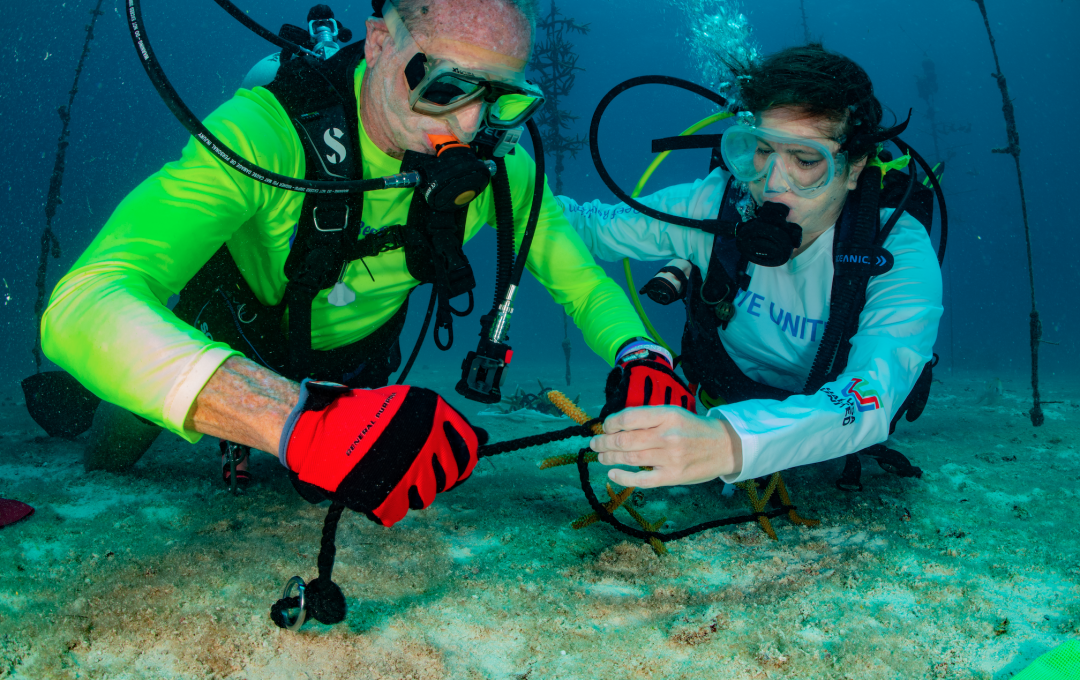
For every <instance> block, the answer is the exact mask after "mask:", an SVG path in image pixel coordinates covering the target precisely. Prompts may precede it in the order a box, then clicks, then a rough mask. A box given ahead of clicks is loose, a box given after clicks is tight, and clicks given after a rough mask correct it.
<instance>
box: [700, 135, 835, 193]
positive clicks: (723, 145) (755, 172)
mask: <svg viewBox="0 0 1080 680" xmlns="http://www.w3.org/2000/svg"><path fill="white" fill-rule="evenodd" d="M749 118H750V117H749V116H746V117H740V120H739V123H738V124H736V125H732V126H731V127H729V128H728V129H727V130H725V131H724V134H723V136H722V137H721V139H720V153H721V155H722V156H723V159H724V163H725V164H726V165H727V168H728V170H730V171H731V174H732V175H733V176H734V177H735V179H736V180H738V181H740V182H756V181H758V180H762V179H764V180H765V195H766V196H769V195H775V194H782V193H785V192H787V191H790V192H791V193H793V194H795V195H796V196H799V197H801V198H814V197H815V196H818V195H820V194H821V193H822V192H824V191H825V189H827V188H828V187H829V185H830V184H831V183H832V181H833V179H834V178H836V177H839V176H840V175H841V174H843V172H844V169H845V168H846V167H847V154H846V153H845V152H843V151H838V152H836V153H833V152H832V151H830V150H829V149H828V147H826V146H825V145H824V144H823V143H821V141H818V140H815V139H807V138H805V137H796V136H794V135H789V134H787V133H784V132H780V131H779V130H770V129H769V128H762V127H757V126H756V125H754V124H753V123H752V122H750V119H749Z"/></svg>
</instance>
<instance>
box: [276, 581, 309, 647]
mask: <svg viewBox="0 0 1080 680" xmlns="http://www.w3.org/2000/svg"><path fill="white" fill-rule="evenodd" d="M293 586H296V590H297V592H298V593H299V597H300V612H299V613H298V614H297V615H296V620H295V621H291V622H290V621H289V613H288V612H287V611H285V610H282V612H281V615H282V616H284V617H285V623H286V624H288V625H286V626H285V630H290V631H292V632H294V633H295V632H296V631H298V630H300V626H302V625H304V621H305V620H307V602H306V601H305V600H304V590H305V589H306V588H307V584H306V583H304V579H302V578H300V577H299V576H293V577H292V578H291V579H289V582H288V583H286V584H285V592H283V593H282V594H281V599H283V600H287V599H289V593H291V592H292V589H293Z"/></svg>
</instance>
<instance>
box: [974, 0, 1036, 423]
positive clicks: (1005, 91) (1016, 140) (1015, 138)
mask: <svg viewBox="0 0 1080 680" xmlns="http://www.w3.org/2000/svg"><path fill="white" fill-rule="evenodd" d="M975 2H976V3H977V4H978V5H979V11H980V12H982V18H983V24H984V25H985V26H986V35H987V37H988V38H990V51H991V52H992V53H993V55H994V68H995V69H996V71H995V72H994V73H991V74H990V76H991V77H992V78H994V80H996V81H997V84H998V89H1000V90H1001V112H1002V113H1003V114H1004V116H1005V132H1006V135H1007V136H1008V140H1009V145H1008V146H1006V147H1004V148H1001V149H993V150H992V151H993V153H1003V154H1008V155H1010V156H1012V157H1013V161H1014V162H1015V163H1016V183H1017V185H1018V186H1019V188H1020V211H1021V214H1022V215H1023V217H1024V240H1025V242H1026V243H1027V264H1028V285H1029V287H1030V289H1031V314H1030V321H1029V331H1030V336H1031V399H1032V407H1031V412H1030V414H1029V415H1030V416H1031V424H1032V425H1034V426H1035V427H1039V426H1040V425H1042V424H1043V422H1045V416H1044V415H1043V412H1042V400H1041V398H1040V397H1039V343H1041V342H1042V321H1040V320H1039V310H1038V308H1037V307H1036V305H1035V265H1034V260H1033V258H1032V255H1031V228H1030V227H1029V226H1028V212H1027V198H1026V197H1025V195H1024V174H1023V171H1022V170H1021V169H1020V133H1019V132H1018V131H1017V129H1016V110H1015V109H1014V108H1013V103H1012V99H1011V98H1010V97H1009V88H1008V86H1007V84H1006V83H1005V74H1004V73H1002V72H1001V61H1000V60H999V59H998V53H997V41H996V40H994V34H993V32H992V31H991V30H990V18H989V17H988V16H987V14H986V4H985V3H984V1H983V0H975Z"/></svg>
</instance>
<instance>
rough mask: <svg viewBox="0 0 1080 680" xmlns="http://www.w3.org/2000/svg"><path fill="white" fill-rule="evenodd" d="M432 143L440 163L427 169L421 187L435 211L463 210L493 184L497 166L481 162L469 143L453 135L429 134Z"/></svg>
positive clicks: (425, 198)
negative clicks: (492, 179)
mask: <svg viewBox="0 0 1080 680" xmlns="http://www.w3.org/2000/svg"><path fill="white" fill-rule="evenodd" d="M428 141H430V142H431V146H432V148H433V149H434V150H435V157H436V158H438V159H439V162H438V163H434V164H432V165H431V166H429V167H428V168H426V169H425V171H424V173H423V177H422V179H421V182H420V183H419V185H418V188H419V190H420V192H421V193H422V194H423V196H424V200H426V201H427V202H428V205H430V206H431V207H432V208H433V209H435V210H438V211H440V212H450V211H454V210H459V209H461V208H462V207H463V206H465V205H468V204H469V203H471V202H472V200H473V199H474V198H476V197H477V196H479V195H480V194H482V193H483V192H484V190H485V189H487V188H488V185H489V184H491V178H492V177H493V176H494V175H495V172H496V166H495V163H494V162H492V161H482V160H480V159H479V158H478V157H477V156H476V152H475V151H473V149H472V148H471V147H470V146H469V145H468V144H466V143H464V142H462V141H460V140H458V138H457V137H454V136H453V135H428Z"/></svg>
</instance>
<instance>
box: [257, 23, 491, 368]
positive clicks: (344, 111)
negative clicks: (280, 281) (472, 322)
mask: <svg viewBox="0 0 1080 680" xmlns="http://www.w3.org/2000/svg"><path fill="white" fill-rule="evenodd" d="M363 58H364V42H363V41H361V42H358V43H354V44H352V45H348V46H346V47H343V48H342V49H341V50H339V51H338V52H337V53H336V54H335V55H334V56H333V57H332V58H330V59H328V60H327V61H325V62H320V61H318V60H317V59H314V58H312V57H308V56H294V57H293V58H291V59H287V60H283V62H282V64H281V67H280V68H279V69H278V73H277V77H276V78H275V79H274V81H273V82H272V83H270V84H269V85H268V86H267V89H268V90H270V92H272V93H273V94H274V96H275V97H276V98H277V99H278V101H279V102H280V103H281V105H282V107H283V108H284V109H285V111H286V113H287V114H288V115H289V117H290V119H291V120H292V121H293V125H294V127H295V128H296V132H297V134H298V135H299V138H300V141H301V144H302V146H303V148H304V154H305V160H306V167H307V172H306V175H305V179H310V180H324V181H345V180H353V179H363V168H364V164H363V159H362V156H361V150H360V140H359V135H360V134H361V133H360V121H359V116H358V113H357V99H356V93H355V92H354V76H355V72H356V68H357V67H358V66H359V65H360V63H361V61H363ZM433 160H434V156H428V155H425V154H420V153H415V152H408V153H406V154H405V158H404V160H403V161H402V167H401V171H402V172H409V171H411V170H415V169H417V168H420V167H422V166H423V165H424V164H425V163H429V162H432V161H433ZM363 214H364V195H363V194H362V193H342V194H339V195H322V194H308V195H306V196H305V198H304V203H303V207H302V209H301V213H300V219H299V222H298V224H297V227H296V234H295V237H294V239H293V242H292V247H291V250H290V252H289V256H288V258H287V259H286V262H285V276H286V278H287V279H288V281H289V282H288V286H287V288H286V292H285V303H286V304H287V305H288V308H289V341H288V342H289V364H290V371H289V373H290V374H291V376H293V377H296V376H300V377H306V376H307V375H308V374H309V372H310V367H311V366H312V356H311V355H312V350H311V304H312V301H313V300H314V299H315V297H316V296H317V295H318V294H319V292H320V291H322V290H326V289H327V288H330V287H332V286H334V284H335V283H336V282H337V281H338V277H339V275H340V274H341V272H342V271H343V268H344V267H345V266H346V265H347V264H348V263H349V262H353V261H355V260H363V258H365V257H374V256H377V255H379V254H380V253H383V252H386V251H389V250H396V249H398V248H404V249H405V257H406V264H407V266H408V269H409V274H410V275H411V276H412V277H413V278H415V279H416V280H418V281H419V282H420V283H432V284H434V285H435V290H434V291H433V294H437V296H438V302H439V305H438V311H437V314H436V328H435V339H436V343H437V344H438V345H439V347H440V349H449V347H450V345H452V344H453V327H452V323H453V316H454V315H465V314H469V313H470V312H471V311H472V307H473V304H472V303H473V299H472V289H473V288H474V287H475V285H476V282H475V279H474V277H473V273H472V269H471V267H470V265H469V261H468V259H467V258H466V257H465V253H464V251H463V249H462V248H463V243H464V238H465V223H466V218H467V214H468V206H467V205H466V206H464V207H462V208H461V209H460V210H457V211H454V212H449V213H448V212H437V211H434V210H432V209H431V208H430V207H429V206H428V204H427V203H426V201H424V200H423V197H422V196H421V193H420V192H414V195H413V200H412V203H411V205H410V207H409V215H408V219H407V223H406V224H405V225H397V226H391V227H386V228H384V229H382V230H380V231H379V232H378V233H376V234H371V235H367V236H365V237H364V238H360V229H361V227H362V217H363ZM464 294H468V295H469V303H468V308H467V309H466V310H464V311H458V310H456V309H454V308H452V307H451V306H450V300H451V299H453V298H455V297H457V296H459V295H464ZM440 331H445V332H446V333H447V336H448V339H447V341H446V342H445V343H443V342H441V341H440V340H439V333H440ZM398 332H400V329H399V330H398Z"/></svg>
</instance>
